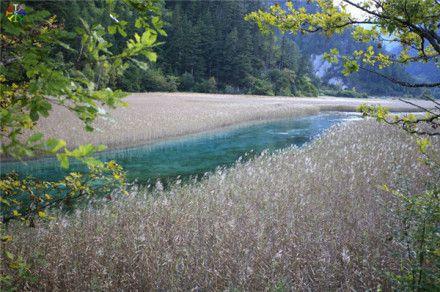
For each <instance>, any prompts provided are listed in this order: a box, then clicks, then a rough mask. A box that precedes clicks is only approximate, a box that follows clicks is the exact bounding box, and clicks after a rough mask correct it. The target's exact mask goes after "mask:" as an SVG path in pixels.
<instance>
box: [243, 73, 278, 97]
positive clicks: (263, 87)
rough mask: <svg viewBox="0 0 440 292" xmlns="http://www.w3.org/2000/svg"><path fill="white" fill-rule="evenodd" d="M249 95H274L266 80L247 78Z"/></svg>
mask: <svg viewBox="0 0 440 292" xmlns="http://www.w3.org/2000/svg"><path fill="white" fill-rule="evenodd" d="M247 83H248V84H249V87H250V88H249V93H251V94H256V95H275V94H274V90H273V86H272V83H270V81H268V80H266V79H260V78H256V77H253V76H250V77H248V82H247Z"/></svg>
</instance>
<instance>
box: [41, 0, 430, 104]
mask: <svg viewBox="0 0 440 292" xmlns="http://www.w3.org/2000/svg"><path fill="white" fill-rule="evenodd" d="M47 3H48V2H44V3H33V6H34V7H35V8H36V9H45V10H49V11H51V12H53V13H55V14H56V15H58V17H59V20H60V21H61V22H62V23H64V25H65V28H66V30H67V31H73V30H74V29H75V27H77V26H80V19H81V18H83V19H84V20H86V21H87V22H89V23H100V24H101V25H103V26H105V25H109V24H111V23H112V22H114V20H113V19H111V17H109V14H108V13H107V11H106V10H105V9H104V8H103V7H104V5H103V4H102V1H68V2H56V1H54V2H49V3H50V4H47ZM296 3H297V5H301V6H305V7H307V9H308V10H311V11H313V10H314V9H315V8H316V7H315V6H313V5H312V4H308V3H307V2H306V1H298V2H296ZM270 4H271V3H270V2H265V1H250V0H249V1H248V0H243V1H163V2H161V5H162V9H161V11H162V12H161V13H163V15H162V16H163V17H162V18H163V20H164V22H165V26H164V30H165V31H166V34H164V35H162V36H160V38H159V41H160V42H159V44H158V46H157V48H156V51H157V53H158V57H157V62H155V63H151V64H149V66H148V68H146V67H145V66H139V64H138V63H136V62H131V63H130V64H129V67H128V68H125V69H126V70H125V71H124V74H122V75H121V76H106V77H104V78H101V82H107V83H108V85H109V86H111V87H115V88H116V87H117V88H122V89H123V90H126V91H129V92H140V91H193V92H210V93H215V92H219V93H234V94H257V95H285V96H317V95H319V94H321V95H325V94H327V95H338V96H349V97H361V96H366V95H373V96H402V95H412V96H420V95H422V94H427V92H424V91H422V90H420V89H417V90H416V89H408V88H403V87H401V86H399V85H397V84H394V83H392V82H390V81H388V80H386V79H384V78H382V77H380V76H377V75H374V74H371V73H368V72H361V73H354V74H351V75H350V76H349V77H346V76H344V75H342V74H341V73H340V71H341V68H340V67H339V66H337V65H336V66H335V65H330V64H328V63H326V62H325V61H324V60H323V58H322V56H323V54H324V52H326V51H328V50H329V49H331V48H338V49H339V50H340V51H341V52H343V53H349V52H353V51H354V50H356V49H361V48H365V47H366V46H367V45H366V44H362V43H357V42H355V41H353V39H352V38H351V36H350V31H346V32H345V33H344V34H342V35H336V36H333V37H331V38H330V37H329V38H327V37H324V36H321V35H307V36H306V35H291V34H281V33H278V32H275V33H268V34H262V33H261V32H260V31H259V29H258V27H257V26H256V25H255V24H254V23H251V22H248V21H246V20H245V19H244V18H245V16H246V14H248V13H249V12H252V11H256V10H258V9H263V8H265V7H267V6H269V5H270ZM315 5H316V4H315ZM118 13H119V15H120V16H121V17H123V18H124V19H127V20H130V19H134V18H135V17H136V15H134V14H133V12H131V11H129V10H128V9H125V8H124V6H123V5H121V6H120V7H118ZM74 16H78V17H74ZM128 33H129V34H130V32H128ZM113 37H114V40H113V42H112V43H113V48H118V47H120V46H122V45H123V43H122V38H121V39H118V36H117V35H115V36H113ZM71 44H72V46H75V45H76V46H78V44H77V42H75V40H71ZM372 45H374V46H375V48H377V47H378V46H381V45H382V44H372ZM76 49H79V48H76ZM111 49H112V48H110V50H111ZM383 49H384V50H385V49H386V48H383ZM62 58H64V59H65V60H64V61H66V62H68V61H73V60H69V56H68V55H67V56H66V55H65V54H64V55H63V56H62ZM428 67H429V66H428ZM424 68H425V67H423V66H422V68H409V69H408V70H406V69H405V68H403V67H402V66H391V67H389V68H386V69H385V70H384V72H385V73H386V74H389V75H392V76H395V77H398V78H399V79H403V80H408V81H410V80H413V79H414V77H411V75H410V74H409V73H408V72H414V71H417V70H418V71H420V72H425V73H426V72H427V71H426V70H425V69H424ZM411 70H412V71H411ZM407 71H408V72H407ZM428 71H429V70H428ZM88 73H89V74H90V75H93V74H96V72H93V70H89V72H88ZM101 73H102V72H101ZM425 75H426V76H428V77H426V76H425V77H423V74H418V76H421V78H429V74H425ZM428 94H429V93H428Z"/></svg>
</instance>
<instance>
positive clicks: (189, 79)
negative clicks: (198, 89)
mask: <svg viewBox="0 0 440 292" xmlns="http://www.w3.org/2000/svg"><path fill="white" fill-rule="evenodd" d="M194 84H195V81H194V76H193V75H192V74H190V73H188V72H185V73H183V74H182V76H180V85H179V90H181V91H192V90H193V87H194Z"/></svg>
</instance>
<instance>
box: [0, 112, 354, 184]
mask: <svg viewBox="0 0 440 292" xmlns="http://www.w3.org/2000/svg"><path fill="white" fill-rule="evenodd" d="M353 119H359V115H357V114H355V113H325V114H319V115H315V116H308V117H303V118H291V119H283V120H278V121H271V122H266V123H259V124H254V125H249V126H243V127H239V128H235V129H230V130H226V131H223V132H219V133H211V134H204V135H199V136H194V137H184V138H180V139H176V140H172V141H167V142H161V143H156V144H152V145H146V146H140V147H135V148H127V149H121V150H110V151H105V152H102V153H100V154H99V155H97V156H98V157H99V158H100V159H102V160H104V161H108V160H115V161H117V162H118V163H119V164H121V165H122V166H123V167H124V169H125V170H126V171H127V178H128V180H129V181H131V182H134V181H136V182H137V183H139V184H141V185H147V184H150V183H152V182H153V184H154V182H155V181H156V180H157V179H160V180H161V181H162V182H164V183H165V184H167V183H168V182H171V181H174V180H175V179H176V178H177V177H178V176H180V178H181V179H183V180H188V179H189V178H191V177H192V178H194V177H200V176H202V175H203V174H205V173H206V172H211V171H214V170H215V169H216V168H217V167H228V166H231V165H233V164H234V163H235V162H236V161H237V159H239V158H240V157H242V158H243V159H249V158H251V157H253V156H255V155H259V154H261V152H262V151H264V150H268V151H269V152H273V151H275V150H277V149H282V148H285V147H289V146H292V145H296V146H302V145H304V144H305V143H307V142H310V141H311V140H312V139H313V138H315V137H316V136H317V135H319V134H321V133H322V132H323V131H325V130H326V129H328V128H329V127H331V126H332V125H334V124H336V123H339V122H343V121H347V120H353ZM245 154H247V155H245ZM73 170H74V171H81V170H83V168H82V167H81V166H80V165H79V164H77V163H72V168H71V169H70V171H73ZM10 171H16V172H18V173H19V174H20V175H21V176H28V175H31V176H33V177H36V178H40V179H46V180H56V179H60V178H62V177H63V176H64V175H66V173H67V172H66V171H64V170H62V169H60V167H59V164H58V161H57V160H56V159H54V158H43V159H38V160H32V161H27V162H24V163H22V162H7V163H2V166H1V173H2V174H4V173H8V172H10Z"/></svg>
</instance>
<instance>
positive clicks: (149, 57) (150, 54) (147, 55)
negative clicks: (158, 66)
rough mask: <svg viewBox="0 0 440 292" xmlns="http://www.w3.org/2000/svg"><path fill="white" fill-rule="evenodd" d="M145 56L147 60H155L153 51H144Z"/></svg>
mask: <svg viewBox="0 0 440 292" xmlns="http://www.w3.org/2000/svg"><path fill="white" fill-rule="evenodd" d="M144 55H145V57H147V58H148V60H150V61H151V62H156V60H157V54H156V53H155V52H151V51H148V52H144Z"/></svg>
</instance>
